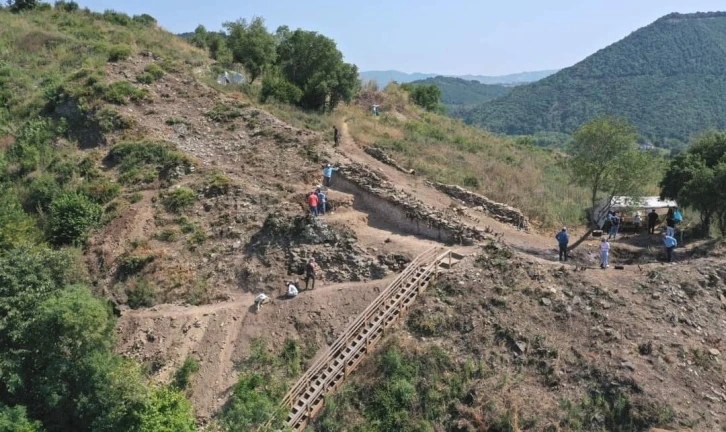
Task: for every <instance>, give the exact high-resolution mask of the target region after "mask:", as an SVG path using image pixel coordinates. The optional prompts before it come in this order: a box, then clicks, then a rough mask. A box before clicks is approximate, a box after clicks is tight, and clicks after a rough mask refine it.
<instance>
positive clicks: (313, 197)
mask: <svg viewBox="0 0 726 432" xmlns="http://www.w3.org/2000/svg"><path fill="white" fill-rule="evenodd" d="M318 204H319V202H318V194H316V193H315V192H310V193H309V194H308V205H309V206H310V213H312V214H313V216H317V215H318Z"/></svg>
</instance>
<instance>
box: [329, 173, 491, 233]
mask: <svg viewBox="0 0 726 432" xmlns="http://www.w3.org/2000/svg"><path fill="white" fill-rule="evenodd" d="M332 188H333V189H336V190H340V191H342V192H346V193H350V194H352V195H354V196H355V197H356V198H355V202H354V206H360V207H364V208H365V210H366V211H367V212H368V213H369V215H370V219H371V222H373V223H377V222H378V221H380V222H381V223H385V224H386V225H387V226H393V227H397V229H398V230H399V231H403V232H406V233H409V234H414V235H419V236H422V237H426V238H430V239H434V240H438V241H443V242H446V243H450V244H465V245H470V244H473V243H475V242H478V241H482V240H485V239H487V238H490V237H491V236H490V235H489V234H491V233H492V231H491V229H489V228H486V229H482V228H478V227H473V226H469V225H466V224H464V223H462V222H461V221H460V220H459V218H458V217H456V216H455V215H446V214H444V213H443V212H441V211H439V210H437V209H434V208H431V207H429V206H427V205H425V204H424V203H422V202H421V201H419V200H417V199H416V198H414V197H413V196H411V195H410V194H408V193H406V192H403V191H401V190H398V189H396V188H395V187H394V186H393V184H392V183H391V182H389V181H387V180H386V179H384V177H383V176H382V175H381V174H378V173H375V172H373V171H371V170H370V169H369V168H367V167H365V166H363V165H360V164H355V163H354V164H350V165H344V166H341V167H340V172H339V173H337V175H336V176H334V179H333V182H332Z"/></svg>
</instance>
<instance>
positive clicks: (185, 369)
mask: <svg viewBox="0 0 726 432" xmlns="http://www.w3.org/2000/svg"><path fill="white" fill-rule="evenodd" d="M198 371H199V362H198V361H197V360H196V359H195V358H194V357H187V358H186V359H185V360H184V363H182V365H181V367H180V368H179V369H178V370H177V371H176V373H175V374H174V387H176V388H178V389H179V390H186V388H187V387H189V382H190V381H191V378H192V375H194V374H195V373H196V372H198Z"/></svg>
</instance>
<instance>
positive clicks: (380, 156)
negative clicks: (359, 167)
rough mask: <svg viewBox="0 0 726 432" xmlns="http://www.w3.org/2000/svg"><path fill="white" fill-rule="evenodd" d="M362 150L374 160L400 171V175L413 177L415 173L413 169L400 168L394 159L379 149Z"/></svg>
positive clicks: (366, 148)
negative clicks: (404, 174)
mask: <svg viewBox="0 0 726 432" xmlns="http://www.w3.org/2000/svg"><path fill="white" fill-rule="evenodd" d="M363 150H364V151H365V152H366V153H368V154H369V155H371V156H372V157H373V158H375V159H376V160H379V161H381V162H383V163H384V164H386V165H390V166H392V167H394V168H396V169H397V170H399V171H401V172H402V173H406V174H411V175H413V174H415V172H416V171H415V170H413V169H406V168H404V167H402V166H401V165H400V164H399V163H398V162H396V160H395V159H393V158H392V157H390V156H389V155H388V154H387V153H386V152H384V151H383V150H381V149H379V148H378V147H364V148H363Z"/></svg>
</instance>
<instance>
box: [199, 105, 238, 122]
mask: <svg viewBox="0 0 726 432" xmlns="http://www.w3.org/2000/svg"><path fill="white" fill-rule="evenodd" d="M205 115H206V116H207V117H209V118H210V119H211V120H213V121H216V122H218V123H227V122H230V121H232V120H234V119H236V118H237V117H240V116H242V111H240V110H239V108H237V107H232V106H229V105H225V104H222V103H218V104H217V105H215V106H214V108H212V110H211V111H208V112H207V113H206V114H205Z"/></svg>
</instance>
